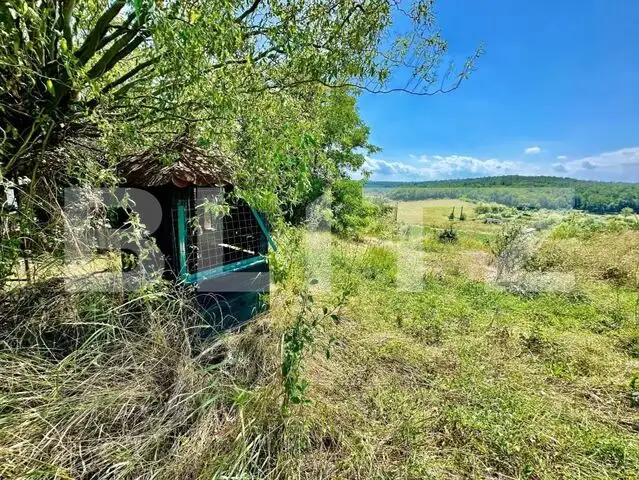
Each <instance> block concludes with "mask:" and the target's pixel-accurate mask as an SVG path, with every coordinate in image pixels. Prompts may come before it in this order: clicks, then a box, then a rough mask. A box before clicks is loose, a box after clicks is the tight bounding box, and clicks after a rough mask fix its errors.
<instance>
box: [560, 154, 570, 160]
mask: <svg viewBox="0 0 639 480" xmlns="http://www.w3.org/2000/svg"><path fill="white" fill-rule="evenodd" d="M557 160H568V157H567V156H566V155H557Z"/></svg>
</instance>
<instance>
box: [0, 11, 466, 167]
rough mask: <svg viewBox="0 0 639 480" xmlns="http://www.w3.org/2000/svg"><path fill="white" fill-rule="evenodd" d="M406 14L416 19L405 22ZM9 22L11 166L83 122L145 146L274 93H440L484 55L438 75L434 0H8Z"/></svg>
mask: <svg viewBox="0 0 639 480" xmlns="http://www.w3.org/2000/svg"><path fill="white" fill-rule="evenodd" d="M398 15H402V16H405V17H407V18H408V19H409V20H410V21H409V22H408V24H409V25H410V27H409V28H408V29H407V30H406V31H405V32H400V33H393V32H391V30H390V26H391V23H392V20H393V19H394V18H396V17H397V16H398ZM403 23H405V22H402V24H403ZM0 24H1V26H2V32H1V33H0V111H1V112H2V117H1V120H0V129H1V132H0V133H1V134H2V138H3V141H2V143H1V144H0V172H1V173H2V174H3V175H5V176H6V175H8V174H11V173H12V172H16V171H20V172H23V173H25V174H27V175H30V176H35V172H37V169H38V167H39V165H40V163H41V159H42V152H44V151H45V150H47V149H48V148H50V146H52V145H55V144H57V143H59V142H60V141H61V140H62V139H64V138H65V137H69V136H77V135H79V134H81V135H83V136H98V135H99V136H100V137H101V138H104V139H106V141H113V142H123V141H124V143H121V144H120V145H128V146H134V147H135V148H141V147H144V146H148V145H151V144H154V143H155V144H157V143H159V142H161V141H162V140H165V139H166V137H167V136H171V135H175V134H176V133H178V132H180V131H183V130H184V128H185V125H186V126H188V128H190V129H191V130H192V131H197V133H198V137H199V138H200V139H201V141H202V142H203V144H206V143H208V142H213V143H216V144H223V143H224V142H233V141H234V139H235V136H236V134H237V131H238V128H239V126H240V125H241V121H242V118H243V116H245V115H246V112H247V111H250V110H251V109H252V108H253V105H254V103H255V102H256V100H258V99H260V100H261V99H262V98H263V96H264V95H266V94H278V95H281V94H282V93H283V92H286V91H291V90H297V91H300V88H302V87H304V86H307V85H323V86H326V87H328V88H335V87H340V86H350V87H352V88H355V89H360V90H366V91H372V92H378V93H383V92H390V91H398V90H401V91H408V92H411V93H414V94H419V95H430V94H434V93H436V92H439V91H446V90H448V89H452V88H456V86H458V85H459V83H460V82H461V81H462V80H463V79H464V78H466V76H467V75H468V73H469V71H470V69H471V66H472V58H471V60H469V62H468V63H467V64H466V65H465V66H464V67H463V68H462V69H461V70H459V71H458V72H455V73H454V77H451V76H450V75H451V71H448V72H446V74H445V75H444V76H443V77H442V78H441V79H438V75H437V74H438V72H439V68H438V67H439V62H440V61H441V59H442V56H443V55H444V53H445V52H446V43H445V42H444V41H443V40H442V39H441V37H440V35H439V33H438V32H437V30H436V28H435V26H434V18H433V13H432V0H415V1H413V2H408V3H407V4H405V5H403V4H401V3H399V2H397V1H395V0H372V1H365V2H361V1H358V0H320V1H317V2H307V1H306V0H248V1H240V2H229V1H227V0H188V1H185V0H171V1H167V2H153V1H151V0H130V1H125V0H94V1H88V0H8V1H7V2H4V3H3V4H2V6H1V7H0ZM399 80H401V81H402V84H401V86H400V85H399V84H398V83H397V82H398V81H399ZM440 82H441V83H440ZM301 92H302V94H303V93H304V92H306V93H308V90H301ZM126 139H129V140H132V139H134V140H135V141H134V142H133V141H129V142H126V141H125V140H126ZM120 148H121V147H120Z"/></svg>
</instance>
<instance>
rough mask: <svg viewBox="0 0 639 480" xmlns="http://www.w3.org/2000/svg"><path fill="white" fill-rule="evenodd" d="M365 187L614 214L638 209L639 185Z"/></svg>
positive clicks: (502, 182) (518, 182)
mask: <svg viewBox="0 0 639 480" xmlns="http://www.w3.org/2000/svg"><path fill="white" fill-rule="evenodd" d="M366 188H367V189H369V190H373V191H375V190H377V191H383V192H384V193H385V195H386V196H388V197H390V198H391V199H393V200H403V201H409V200H426V199H431V198H465V199H469V200H475V201H482V202H495V203H501V204H503V205H508V206H511V207H516V208H519V209H522V210H525V209H539V208H548V209H553V210H559V209H568V208H576V209H578V210H585V211H587V212H591V213H618V212H620V211H621V210H623V209H624V208H631V209H633V210H634V211H635V212H639V184H634V183H611V182H595V181H586V180H576V179H572V178H560V177H545V176H539V177H525V176H518V175H508V176H503V177H486V178H471V179H461V180H441V181H430V182H369V183H367V184H366Z"/></svg>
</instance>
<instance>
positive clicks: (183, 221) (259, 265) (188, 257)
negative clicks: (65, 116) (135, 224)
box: [118, 137, 275, 330]
mask: <svg viewBox="0 0 639 480" xmlns="http://www.w3.org/2000/svg"><path fill="white" fill-rule="evenodd" d="M167 152H168V153H167ZM159 153H160V152H158V151H157V150H156V151H147V152H144V153H142V154H139V155H136V156H132V157H129V158H126V159H125V160H124V161H122V162H121V163H120V165H119V166H118V171H119V174H120V176H121V177H122V178H123V180H124V183H123V186H124V187H135V188H138V189H142V190H144V191H146V192H148V193H150V194H152V195H153V196H154V197H155V198H156V199H157V201H158V202H159V204H160V206H161V210H162V218H161V221H160V224H159V227H158V228H157V229H156V230H155V231H154V232H153V233H152V236H153V237H154V238H155V241H156V243H157V246H158V247H159V249H160V251H161V252H162V254H163V255H164V258H165V267H164V277H165V278H167V279H172V280H176V281H182V282H185V283H187V284H192V285H194V286H195V288H196V291H197V300H198V303H199V304H200V306H201V307H202V308H203V310H204V311H205V312H206V315H207V317H208V319H209V321H210V323H211V324H212V325H213V327H214V328H216V329H218V330H223V329H228V328H232V327H236V326H239V325H241V324H243V323H246V322H247V321H249V320H250V319H251V318H253V317H254V316H255V315H256V314H258V313H260V312H262V311H264V310H265V309H266V308H267V301H266V294H267V293H268V291H269V268H268V263H267V262H266V259H265V255H266V253H267V252H268V248H269V245H270V246H271V247H272V248H275V244H274V243H273V240H272V239H271V236H270V234H269V231H268V228H267V223H266V221H265V219H264V218H263V216H262V215H261V214H260V213H259V212H257V211H256V210H255V209H254V208H253V207H251V206H250V205H248V204H247V203H246V202H245V201H244V200H242V199H240V198H237V197H236V196H234V195H232V192H233V181H232V179H233V175H232V172H233V166H234V165H235V164H236V162H234V161H233V160H232V158H230V157H229V156H226V155H223V154H221V153H217V154H211V153H210V152H205V151H204V150H202V149H200V148H198V147H197V146H194V145H193V143H192V142H190V141H189V140H188V139H185V138H184V137H181V138H178V139H176V140H174V141H173V142H171V143H170V144H169V145H167V146H165V147H164V148H163V149H162V152H161V153H162V154H164V156H166V155H169V156H170V157H173V158H172V162H171V163H162V162H161V161H160V154H159ZM138 213H140V212H138ZM140 217H141V220H142V222H143V223H144V213H143V212H142V213H141V214H140Z"/></svg>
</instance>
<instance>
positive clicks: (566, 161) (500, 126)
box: [359, 0, 639, 181]
mask: <svg viewBox="0 0 639 480" xmlns="http://www.w3.org/2000/svg"><path fill="white" fill-rule="evenodd" d="M436 10H437V17H438V23H439V27H440V29H441V31H442V35H443V37H444V38H445V39H446V40H447V41H448V44H449V49H450V55H451V57H452V58H454V59H456V60H457V61H458V63H459V61H460V60H463V59H464V58H465V57H466V56H467V55H469V54H471V53H472V52H473V51H474V50H475V48H476V47H477V46H478V45H479V44H480V43H483V45H484V48H485V54H484V56H483V57H481V58H480V59H479V61H478V63H477V68H476V71H475V72H474V73H473V74H472V75H471V77H470V79H469V80H468V81H467V82H466V83H464V84H462V86H461V87H460V88H459V89H458V90H456V91H454V92H451V93H448V94H445V95H440V96H435V97H415V96H411V95H406V94H390V95H373V94H364V95H362V97H361V98H360V102H359V109H360V113H361V115H362V117H363V119H364V121H365V122H366V123H367V124H368V125H370V127H371V140H372V143H374V144H376V145H378V146H380V147H381V148H382V152H380V153H376V154H374V155H373V156H372V158H370V159H369V160H368V162H367V168H368V169H369V170H371V171H372V173H373V177H372V178H373V179H374V180H413V181H416V180H430V179H441V178H463V177H475V176H485V175H498V174H532V175H558V176H571V177H576V178H585V179H594V180H627V181H639V31H638V29H637V25H639V23H638V22H639V1H634V0H581V1H576V0H554V1H550V0H537V1H534V2H530V1H513V0H439V1H437V4H436Z"/></svg>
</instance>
